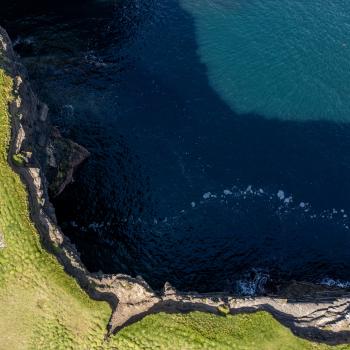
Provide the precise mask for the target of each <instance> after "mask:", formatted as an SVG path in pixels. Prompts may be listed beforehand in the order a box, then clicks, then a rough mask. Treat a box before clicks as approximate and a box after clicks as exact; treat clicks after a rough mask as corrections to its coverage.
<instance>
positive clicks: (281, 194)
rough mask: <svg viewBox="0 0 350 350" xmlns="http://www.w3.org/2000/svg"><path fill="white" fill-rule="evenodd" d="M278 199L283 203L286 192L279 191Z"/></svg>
mask: <svg viewBox="0 0 350 350" xmlns="http://www.w3.org/2000/svg"><path fill="white" fill-rule="evenodd" d="M277 197H278V198H279V199H280V200H281V201H282V200H283V199H284V198H285V194H284V191H282V190H279V191H278V192H277Z"/></svg>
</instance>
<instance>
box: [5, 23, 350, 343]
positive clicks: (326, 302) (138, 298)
mask: <svg viewBox="0 0 350 350" xmlns="http://www.w3.org/2000/svg"><path fill="white" fill-rule="evenodd" d="M0 66H1V67H2V68H3V69H5V70H6V72H7V74H8V75H9V76H11V77H12V78H13V82H14V89H13V94H14V97H15V99H14V102H13V103H12V104H11V105H10V114H11V127H12V138H11V144H10V148H9V156H8V160H9V163H10V165H11V166H12V168H13V169H14V170H15V171H16V172H17V173H18V174H19V175H20V176H21V179H22V181H23V182H24V183H25V185H26V187H27V190H28V194H29V197H28V198H29V206H30V214H31V218H32V220H33V222H34V224H35V226H36V228H37V230H38V232H39V234H40V237H41V241H42V244H43V245H44V247H45V248H46V249H47V250H48V251H49V252H51V253H52V254H54V255H55V256H56V258H57V260H58V261H59V262H60V263H61V264H62V265H63V266H64V269H65V271H66V272H67V273H68V274H70V275H71V276H73V277H74V278H75V279H76V280H77V282H78V283H79V285H80V286H81V287H82V288H83V289H84V290H85V291H86V292H87V293H88V294H89V296H90V297H91V298H93V299H96V300H104V301H107V302H108V303H109V304H110V306H111V308H112V315H111V318H110V321H109V324H108V325H107V330H108V334H107V335H110V334H112V333H114V332H116V331H118V330H119V329H121V328H122V327H124V326H125V325H128V324H130V323H133V322H135V321H137V320H140V319H141V318H143V317H144V316H146V315H149V314H152V313H157V312H168V313H173V312H189V311H203V312H211V313H215V314H218V315H220V314H221V315H222V314H226V313H232V314H234V313H238V312H255V311H259V310H264V311H268V312H270V313H271V314H272V315H273V316H274V317H275V318H276V319H277V320H279V321H280V322H281V323H282V324H284V325H286V326H288V327H289V328H290V329H291V330H292V331H293V332H294V333H295V334H297V335H298V336H301V337H303V338H307V339H310V340H315V341H320V342H325V343H328V344H340V343H348V342H349V343H350V292H348V291H346V290H339V289H332V288H327V287H323V286H318V285H312V284H308V283H301V282H294V283H290V284H288V285H286V286H285V287H284V288H282V289H281V291H280V292H279V293H278V295H271V296H263V297H253V298H243V297H240V296H235V295H227V294H224V293H214V294H199V293H195V292H187V293H183V292H179V291H177V290H176V289H175V288H173V287H172V286H171V285H170V284H169V283H165V286H164V288H163V290H162V291H154V290H152V288H151V287H150V286H149V285H148V284H147V282H146V281H144V280H143V279H142V277H136V278H132V277H130V276H127V275H123V274H114V275H106V274H102V273H90V272H89V271H88V270H87V269H86V267H85V266H84V265H83V264H82V262H81V260H80V257H79V252H78V251H77V249H76V248H75V246H74V245H73V244H72V243H71V242H70V240H69V239H68V238H67V237H65V235H64V234H63V232H62V231H61V229H60V228H59V227H58V225H57V220H56V216H55V210H54V208H53V206H52V204H51V203H50V200H49V195H48V193H49V191H51V193H52V194H53V195H55V194H56V195H57V194H59V193H61V192H62V191H63V189H64V187H65V186H66V185H67V184H69V182H70V181H72V178H73V173H74V170H75V169H76V168H77V166H79V164H80V163H81V162H82V161H84V160H85V159H86V157H88V155H89V153H88V151H87V150H85V149H84V148H83V147H81V146H79V145H77V144H76V143H74V142H72V141H70V140H67V139H65V138H63V137H61V135H60V134H59V131H58V130H56V129H54V128H53V127H52V126H51V125H50V123H49V121H48V118H47V113H48V107H47V106H46V105H45V104H43V103H42V102H40V101H39V99H38V98H37V97H36V95H35V94H34V92H33V91H32V89H31V87H30V84H29V82H28V79H27V74H26V70H25V68H24V67H23V65H22V64H21V63H20V61H19V58H18V57H17V55H16V54H15V52H14V50H13V47H12V44H11V41H10V39H9V37H8V35H7V33H6V31H5V30H4V29H2V28H1V27H0ZM3 249H6V245H4V248H3ZM223 310H224V311H223Z"/></svg>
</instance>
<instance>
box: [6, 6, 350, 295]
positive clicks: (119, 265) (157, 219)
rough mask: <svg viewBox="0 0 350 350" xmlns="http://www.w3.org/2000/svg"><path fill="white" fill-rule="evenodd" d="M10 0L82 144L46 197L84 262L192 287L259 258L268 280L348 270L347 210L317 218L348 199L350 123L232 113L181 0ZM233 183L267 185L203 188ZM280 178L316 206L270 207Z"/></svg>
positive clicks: (14, 32) (11, 24) (24, 41)
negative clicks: (230, 193)
mask: <svg viewBox="0 0 350 350" xmlns="http://www.w3.org/2000/svg"><path fill="white" fill-rule="evenodd" d="M11 3H12V4H11V6H9V7H8V8H6V5H2V7H4V8H5V9H6V10H4V11H2V14H1V15H0V20H1V24H3V25H4V26H5V27H7V29H9V32H10V34H11V36H12V37H13V38H14V39H16V38H19V37H20V40H18V41H17V50H18V51H19V52H20V54H21V55H22V57H23V59H24V62H25V63H26V64H27V67H28V69H29V73H30V76H31V78H32V80H33V83H34V85H35V87H36V89H37V91H38V92H39V94H40V95H41V97H42V99H43V100H45V101H47V102H48V103H49V104H50V107H51V118H52V119H53V121H54V122H55V123H57V124H59V125H60V126H61V128H62V129H64V130H65V132H66V133H67V134H68V135H69V136H71V137H73V138H74V139H75V140H76V141H77V142H80V143H81V144H83V145H84V146H86V147H87V148H88V149H89V150H90V151H91V152H92V157H91V158H90V160H89V161H88V162H87V163H86V164H85V165H84V166H83V167H82V168H81V170H80V172H79V173H78V174H77V178H76V182H75V183H74V184H72V185H71V186H69V187H68V188H67V190H66V191H65V192H64V193H63V194H62V195H61V196H60V197H59V198H56V199H55V200H54V203H55V206H56V209H57V215H58V219H59V222H60V224H61V225H62V227H63V228H64V231H65V232H66V234H67V235H69V236H70V238H71V239H72V241H73V242H74V243H75V244H76V245H77V247H78V249H79V251H80V252H81V257H82V260H83V262H84V263H85V264H86V266H87V267H88V268H89V269H90V270H91V271H97V270H103V271H104V272H123V273H128V274H130V275H136V274H141V275H142V276H143V277H144V278H145V279H146V280H147V281H148V282H149V283H150V284H151V285H152V286H153V287H155V288H160V287H161V286H162V285H163V283H164V282H165V281H166V280H167V281H170V282H171V283H172V284H174V285H175V286H176V287H178V288H180V289H182V290H189V289H191V290H193V289H195V290H198V291H202V292H203V291H205V292H210V291H216V290H230V289H231V288H235V282H234V281H235V280H236V279H237V276H242V274H243V275H244V273H245V272H246V271H249V270H250V269H252V268H254V267H263V268H265V269H266V270H267V271H268V274H269V276H270V278H271V280H272V282H271V286H270V288H273V287H272V285H273V286H274V288H275V287H276V284H278V283H277V282H278V281H279V280H280V279H281V280H285V279H292V278H296V279H302V280H317V279H319V278H321V277H323V276H327V275H330V276H334V277H335V278H342V279H347V278H350V276H349V273H348V271H350V269H349V267H350V266H349V263H350V259H349V258H350V256H349V254H350V253H349V252H350V249H349V247H350V233H349V231H347V230H346V229H345V226H344V225H345V224H346V223H345V224H344V217H343V215H342V216H341V219H339V220H337V219H336V218H332V220H328V219H327V218H326V217H322V216H323V214H322V213H323V212H324V210H327V209H330V208H333V207H334V208H343V209H344V210H345V212H346V210H350V206H349V204H348V203H349V200H348V198H349V197H350V182H349V180H348V179H349V178H350V129H349V125H347V124H336V123H331V122H326V121H317V122H316V121H313V122H311V121H310V122H295V121H280V120H277V119H270V118H265V117H264V116H260V115H241V114H237V113H235V112H234V111H232V110H231V109H230V108H229V107H228V106H227V104H226V103H225V102H223V100H222V99H221V97H220V96H219V95H218V94H217V93H216V92H215V91H214V90H213V88H212V87H211V86H210V84H209V82H208V74H207V68H206V66H205V65H204V64H203V63H202V62H201V59H200V57H199V56H198V47H197V42H196V36H195V27H194V21H193V18H192V16H191V15H190V14H189V13H187V12H185V11H184V10H183V9H182V8H181V7H180V6H179V4H178V3H177V2H176V1H159V2H157V1H142V2H141V1H133V2H130V1H116V2H112V1H111V2H96V1H92V0H91V1H84V2H80V1H77V2H75V3H74V4H69V6H64V4H62V2H60V4H59V5H57V7H56V5H55V4H51V3H50V5H47V3H46V2H45V4H46V5H44V2H39V1H37V2H35V4H33V3H31V5H30V8H26V7H22V10H23V12H21V11H19V10H18V7H16V6H17V5H18V4H19V3H20V2H17V3H16V2H15V4H13V2H11ZM83 3H84V5H83ZM22 5H23V4H22V3H21V6H22ZM36 5H37V6H36ZM26 6H28V4H27V5H26ZM29 13H32V15H30V14H29ZM33 24H34V25H33ZM234 185H235V186H237V188H246V187H247V186H248V185H252V186H253V187H254V188H256V189H259V188H263V189H264V193H267V195H265V194H264V195H261V196H260V197H259V196H255V195H252V194H251V193H250V192H249V191H248V192H247V193H246V194H242V195H240V196H239V197H234V198H232V199H231V197H230V198H226V197H225V198H223V199H221V197H219V198H215V197H213V198H212V199H211V200H209V201H205V200H203V193H206V192H211V193H222V191H223V190H225V189H226V188H230V189H231V190H232V186H234ZM279 189H284V190H285V191H288V192H289V193H290V194H292V195H293V197H294V198H296V200H297V201H298V202H297V203H299V201H305V202H309V203H312V210H313V212H315V213H319V214H317V215H318V216H317V217H318V219H317V220H315V219H314V218H310V215H309V214H308V213H306V212H305V211H304V210H301V209H300V208H299V207H298V205H295V206H294V207H290V206H286V210H285V211H283V213H282V214H281V208H280V207H281V203H280V202H278V199H276V198H275V197H276V195H275V194H276V193H277V190H279ZM270 194H273V195H270ZM298 199H299V200H298ZM191 203H193V204H192V205H191ZM334 216H335V217H336V215H334ZM340 222H341V224H340ZM254 271H256V270H254ZM254 273H255V272H254ZM247 278H248V279H249V278H251V277H249V276H248V277H247ZM253 278H254V276H253Z"/></svg>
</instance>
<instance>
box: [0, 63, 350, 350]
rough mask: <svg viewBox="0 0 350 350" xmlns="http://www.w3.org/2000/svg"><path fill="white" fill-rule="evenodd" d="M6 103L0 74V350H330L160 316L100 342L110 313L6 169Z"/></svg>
mask: <svg viewBox="0 0 350 350" xmlns="http://www.w3.org/2000/svg"><path fill="white" fill-rule="evenodd" d="M11 99H12V79H11V78H10V77H9V76H7V75H6V73H5V72H4V71H3V70H1V69H0V231H1V233H2V234H3V235H4V238H5V243H6V248H5V249H1V250H0V349H4V350H16V349H19V350H24V349H35V350H39V349H45V350H48V349H64V350H68V349H74V350H75V349H77V350H80V349H81V350H85V349H86V350H90V349H120V350H127V349H152V350H153V349H171V350H177V349H181V350H185V349H252V350H253V349H254V350H256V349H266V350H275V349H276V350H277V349H288V350H290V349H296V350H302V349H310V350H311V349H313V350H321V349H331V347H329V346H326V345H321V344H315V343H311V342H308V341H305V340H301V339H299V338H297V337H295V336H294V335H293V334H292V333H291V332H290V331H289V330H288V329H286V328H285V327H283V326H281V325H280V324H279V323H278V322H277V321H275V320H274V319H273V318H272V317H271V316H270V315H268V314H266V313H257V314H254V315H237V316H226V317H225V316H214V315H210V314H204V313H199V312H195V313H190V314H187V315H181V314H173V315H166V314H158V315H153V316H149V317H146V318H145V319H144V320H142V321H140V322H138V323H136V324H134V325H131V326H129V327H127V328H125V329H123V330H122V331H120V332H119V333H118V334H117V335H115V336H113V337H112V338H111V339H110V340H109V341H108V342H106V341H104V335H105V333H106V325H107V322H108V319H109V316H110V312H111V310H110V308H109V306H108V305H107V304H106V303H104V302H96V301H93V300H91V299H89V297H88V296H87V295H86V294H85V293H84V292H83V291H82V290H81V289H80V288H79V286H78V285H77V283H76V282H75V280H74V279H73V278H71V277H69V276H68V275H66V274H65V272H64V271H63V268H62V267H61V266H60V265H59V264H58V262H57V261H56V259H55V258H54V257H53V256H51V255H50V254H48V253H47V252H46V251H45V250H44V249H43V248H42V247H41V244H40V241H39V236H38V233H37V232H36V229H35V227H34V225H33V223H32V222H31V220H30V219H29V211H28V201H27V194H26V191H25V188H24V186H23V184H22V183H21V181H20V179H19V177H18V176H17V175H16V174H15V173H14V172H13V171H12V169H11V168H10V167H9V165H8V162H7V152H8V144H9V140H10V116H9V113H8V103H9V101H10V100H11ZM332 349H333V348H332ZM337 349H350V346H340V347H337Z"/></svg>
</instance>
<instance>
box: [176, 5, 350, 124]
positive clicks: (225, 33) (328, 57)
mask: <svg viewBox="0 0 350 350" xmlns="http://www.w3.org/2000/svg"><path fill="white" fill-rule="evenodd" d="M181 5H182V6H183V8H184V9H186V10H187V11H189V12H190V13H191V14H192V15H193V17H194V19H195V27H196V38H197V42H198V46H199V47H198V53H199V56H200V58H201V61H202V62H203V63H205V65H206V66H207V67H208V76H209V81H210V84H211V86H212V87H213V88H214V89H215V90H216V91H217V92H218V93H219V94H220V96H221V97H222V98H223V99H224V100H225V102H227V103H228V104H229V105H230V106H231V107H232V108H233V109H234V110H235V111H238V112H240V113H252V112H253V113H258V114H262V115H264V116H266V117H268V118H281V119H289V120H297V121H303V120H310V119H311V120H331V121H344V122H348V121H350V98H349V96H350V84H349V81H350V3H349V2H348V1H344V0H336V1H304V0H282V1H276V0H249V1H246V0H199V1H193V0H181Z"/></svg>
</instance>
